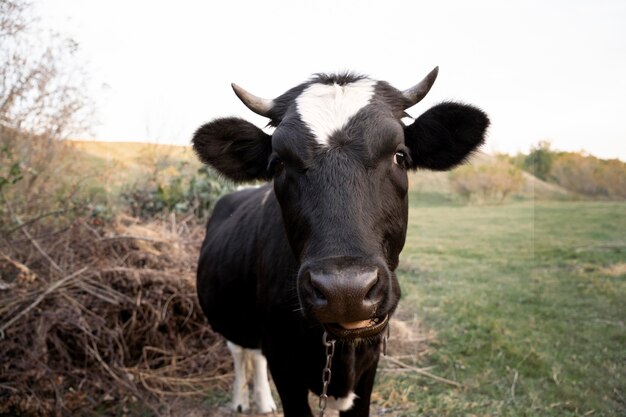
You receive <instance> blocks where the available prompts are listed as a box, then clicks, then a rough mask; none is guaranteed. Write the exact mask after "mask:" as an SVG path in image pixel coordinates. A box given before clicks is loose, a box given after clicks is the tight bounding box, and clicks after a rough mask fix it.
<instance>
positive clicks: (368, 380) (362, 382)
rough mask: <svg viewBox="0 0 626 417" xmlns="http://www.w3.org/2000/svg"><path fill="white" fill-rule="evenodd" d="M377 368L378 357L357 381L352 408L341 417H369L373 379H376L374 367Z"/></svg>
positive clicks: (341, 414)
mask: <svg viewBox="0 0 626 417" xmlns="http://www.w3.org/2000/svg"><path fill="white" fill-rule="evenodd" d="M377 366H378V356H376V359H375V361H374V363H373V364H372V365H371V366H370V367H368V369H367V370H366V371H365V372H364V373H363V374H362V375H361V378H359V380H358V381H357V384H356V387H355V390H354V394H356V399H355V401H354V406H353V407H352V408H350V409H349V410H346V411H342V412H341V413H340V414H339V415H340V416H341V417H367V416H369V415H370V398H371V396H372V389H373V388H374V378H375V377H376V367H377Z"/></svg>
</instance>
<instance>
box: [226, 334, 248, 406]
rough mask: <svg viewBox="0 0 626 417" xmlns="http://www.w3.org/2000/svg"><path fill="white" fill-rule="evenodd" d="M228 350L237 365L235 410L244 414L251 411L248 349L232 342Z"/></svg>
mask: <svg viewBox="0 0 626 417" xmlns="http://www.w3.org/2000/svg"><path fill="white" fill-rule="evenodd" d="M226 345H227V346H228V350H230V354H231V355H232V356H233V363H234V365H235V384H234V387H233V402H232V404H231V405H232V408H233V410H235V411H237V412H239V413H242V412H245V411H248V410H250V392H249V390H248V375H247V372H246V362H247V358H246V356H247V352H246V349H244V348H242V347H241V346H239V345H236V344H234V343H232V342H227V343H226Z"/></svg>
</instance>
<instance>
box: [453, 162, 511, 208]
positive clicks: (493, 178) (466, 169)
mask: <svg viewBox="0 0 626 417" xmlns="http://www.w3.org/2000/svg"><path fill="white" fill-rule="evenodd" d="M522 185H523V177H522V172H521V171H520V170H519V168H517V167H515V166H513V165H512V164H510V163H509V162H507V161H505V160H504V159H502V158H496V159H495V160H493V161H484V162H479V163H474V164H470V165H464V166H462V167H459V168H457V169H455V170H454V171H452V172H451V173H450V186H451V187H452V189H453V190H454V191H455V192H456V193H458V194H459V195H461V196H462V197H463V198H465V199H467V200H477V201H496V202H502V201H504V200H505V199H506V198H507V197H508V196H510V195H511V194H513V193H515V192H517V191H519V190H520V189H521V187H522Z"/></svg>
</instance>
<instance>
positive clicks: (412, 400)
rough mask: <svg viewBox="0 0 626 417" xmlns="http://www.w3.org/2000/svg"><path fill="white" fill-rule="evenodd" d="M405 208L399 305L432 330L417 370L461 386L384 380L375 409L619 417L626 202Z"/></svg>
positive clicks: (624, 385) (624, 359) (400, 377)
mask: <svg viewBox="0 0 626 417" xmlns="http://www.w3.org/2000/svg"><path fill="white" fill-rule="evenodd" d="M431 197H432V196H431ZM431 200H432V199H431ZM412 206H413V207H412V209H411V215H410V224H409V232H408V239H407V243H406V247H405V249H404V252H403V257H402V259H403V261H402V264H401V268H400V269H401V270H400V272H399V276H400V279H401V282H402V286H403V291H404V297H403V300H402V301H401V305H402V308H403V310H404V313H405V314H407V312H408V313H409V314H410V313H413V314H417V316H418V317H419V319H420V321H421V322H422V323H423V324H424V325H425V326H426V327H427V328H428V329H431V330H434V332H435V333H436V335H437V336H436V341H435V342H434V343H432V345H431V348H430V354H429V355H426V356H425V357H423V358H422V359H421V361H422V362H418V363H416V366H420V367H430V366H432V367H434V368H433V369H432V371H431V372H433V373H435V374H438V375H441V376H444V377H446V378H449V379H453V380H456V381H458V382H460V383H462V384H463V385H464V386H465V388H463V389H457V388H453V387H450V386H448V385H443V384H440V383H436V382H434V381H432V380H430V379H427V378H423V377H420V376H419V375H415V374H411V373H410V372H409V373H396V374H394V373H382V374H379V377H378V380H377V384H378V388H377V390H378V393H379V394H378V396H377V397H376V398H378V403H377V404H376V405H377V407H383V408H386V409H387V410H389V412H391V413H392V415H410V416H418V415H426V416H435V415H436V416H473V415H476V416H496V415H497V416H588V415H593V416H616V415H626V374H625V371H626V349H625V346H626V303H625V302H624V300H625V299H626V237H625V236H626V235H624V231H625V230H626V203H615V202H610V203H609V202H537V203H533V202H530V201H528V202H523V203H515V204H510V205H500V206H460V205H458V206H455V205H442V204H439V203H437V202H435V203H432V202H431V203H429V200H428V199H427V200H426V201H420V195H417V194H416V195H413V196H412ZM391 354H393V352H391ZM389 398H395V399H398V398H402V401H401V403H400V404H398V403H397V402H395V403H394V402H393V401H384V400H383V399H389Z"/></svg>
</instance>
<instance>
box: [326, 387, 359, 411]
mask: <svg viewBox="0 0 626 417" xmlns="http://www.w3.org/2000/svg"><path fill="white" fill-rule="evenodd" d="M357 398H359V396H358V395H356V394H355V393H354V392H352V391H350V392H349V393H348V395H346V396H345V397H341V398H335V397H333V396H329V397H328V403H327V406H328V408H330V409H331V410H339V411H348V410H349V409H351V408H352V406H353V405H354V400H356V399H357Z"/></svg>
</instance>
